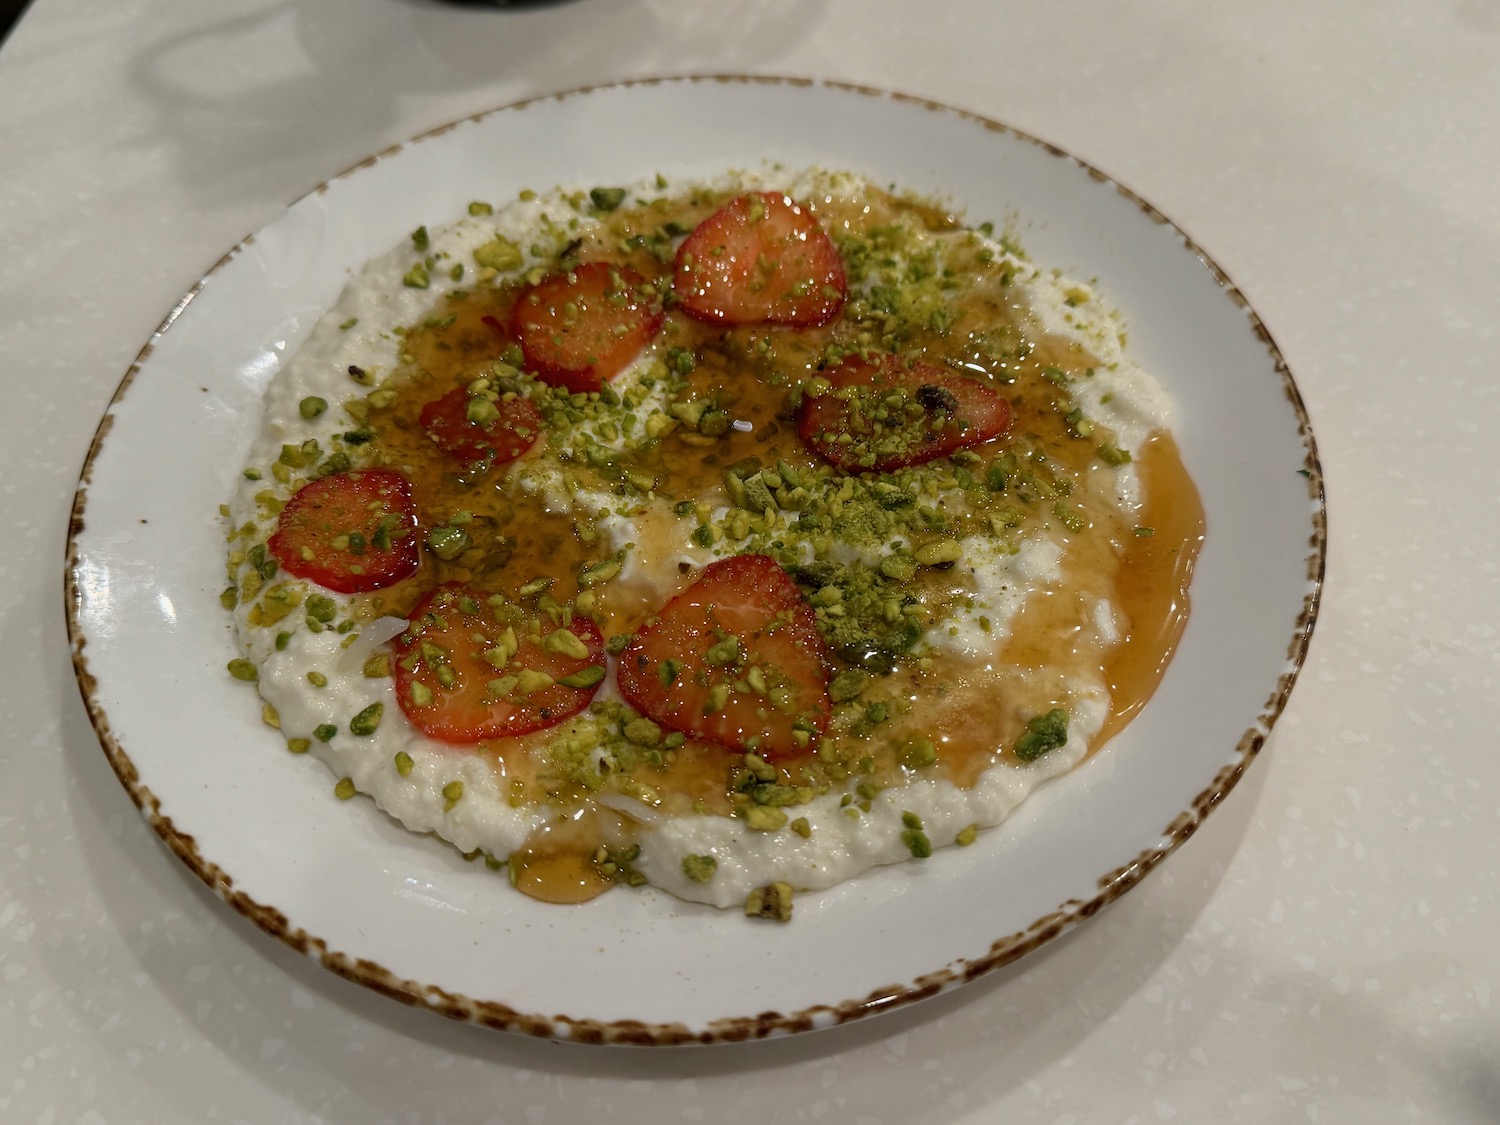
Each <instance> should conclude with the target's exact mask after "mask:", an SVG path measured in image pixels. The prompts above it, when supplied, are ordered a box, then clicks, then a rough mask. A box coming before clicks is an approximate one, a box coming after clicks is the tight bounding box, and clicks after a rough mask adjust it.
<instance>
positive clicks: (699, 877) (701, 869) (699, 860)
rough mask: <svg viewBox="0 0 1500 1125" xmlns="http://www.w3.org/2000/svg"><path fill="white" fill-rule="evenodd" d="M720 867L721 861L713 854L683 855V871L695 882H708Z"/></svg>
mask: <svg viewBox="0 0 1500 1125" xmlns="http://www.w3.org/2000/svg"><path fill="white" fill-rule="evenodd" d="M718 869H719V861H718V860H717V859H715V858H714V857H713V856H711V855H685V856H683V857H682V873H683V874H684V875H686V876H687V877H688V878H689V879H691V880H692V881H693V882H695V883H707V882H708V881H709V880H711V879H712V878H713V877H714V872H716V871H717V870H718Z"/></svg>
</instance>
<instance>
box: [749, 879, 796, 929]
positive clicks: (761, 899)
mask: <svg viewBox="0 0 1500 1125" xmlns="http://www.w3.org/2000/svg"><path fill="white" fill-rule="evenodd" d="M745 916H746V917H748V918H769V919H771V920H773V921H776V922H790V921H791V920H792V887H791V884H790V883H781V882H776V883H771V884H769V885H767V886H764V887H757V888H756V889H755V890H753V891H751V892H750V894H749V895H748V896H747V897H746V899H745Z"/></svg>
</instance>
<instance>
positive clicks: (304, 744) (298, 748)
mask: <svg viewBox="0 0 1500 1125" xmlns="http://www.w3.org/2000/svg"><path fill="white" fill-rule="evenodd" d="M286 748H287V749H288V750H290V751H291V752H292V753H293V754H306V753H307V752H308V750H310V749H312V743H311V742H310V741H309V740H308V739H305V738H289V739H287V740H286Z"/></svg>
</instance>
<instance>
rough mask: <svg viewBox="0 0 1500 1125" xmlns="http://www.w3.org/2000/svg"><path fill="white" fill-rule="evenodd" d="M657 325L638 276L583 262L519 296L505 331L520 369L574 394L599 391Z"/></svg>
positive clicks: (654, 300)
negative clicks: (514, 343) (521, 361)
mask: <svg viewBox="0 0 1500 1125" xmlns="http://www.w3.org/2000/svg"><path fill="white" fill-rule="evenodd" d="M661 320H662V307H661V301H660V299H659V298H658V297H657V294H656V290H655V289H653V288H652V287H651V286H650V285H648V284H647V283H646V282H644V281H642V280H641V277H640V275H639V274H637V273H635V272H634V271H632V270H628V269H625V268H623V267H621V266H612V265H609V264H607V263H605V262H590V263H588V264H587V265H583V266H578V267H576V268H575V269H571V270H568V271H567V272H566V273H555V274H552V275H551V276H550V277H545V278H543V279H542V280H541V281H539V282H537V284H535V285H532V286H530V287H528V288H526V289H524V290H522V291H521V296H520V298H519V299H518V300H517V301H516V305H515V308H514V309H513V310H511V318H510V327H511V331H512V332H513V333H514V334H515V337H516V339H517V340H518V341H519V342H520V344H521V351H522V353H523V355H524V356H525V358H526V366H527V368H528V369H530V370H532V371H535V372H536V373H537V377H538V378H540V379H541V380H542V381H543V382H545V383H550V384H552V385H553V386H555V387H566V388H567V389H568V390H570V391H573V392H574V393H577V392H580V391H583V392H588V391H597V390H599V389H600V388H601V387H603V386H604V384H605V383H607V382H608V381H609V380H610V379H612V378H613V377H614V376H616V375H618V374H619V373H620V372H621V371H623V370H625V368H626V367H628V366H630V363H631V361H633V360H634V359H635V357H636V356H637V355H639V354H640V351H641V349H642V348H643V347H645V346H646V345H647V344H648V343H650V342H651V339H652V337H654V336H655V335H656V332H657V330H658V329H659V328H660V327H661Z"/></svg>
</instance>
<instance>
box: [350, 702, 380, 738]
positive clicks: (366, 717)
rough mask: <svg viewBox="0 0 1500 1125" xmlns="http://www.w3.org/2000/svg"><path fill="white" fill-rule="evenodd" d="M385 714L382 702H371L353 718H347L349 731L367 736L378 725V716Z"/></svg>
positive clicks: (373, 731) (372, 732)
mask: <svg viewBox="0 0 1500 1125" xmlns="http://www.w3.org/2000/svg"><path fill="white" fill-rule="evenodd" d="M384 714H385V704H384V703H372V704H370V705H369V706H368V707H366V708H365V709H364V710H363V711H361V712H360V713H359V714H357V715H355V716H354V718H352V719H350V720H349V733H350V734H357V735H360V736H362V737H363V736H368V735H372V734H374V733H375V731H376V729H377V728H378V727H379V726H380V718H381V716H382V715H384Z"/></svg>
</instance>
